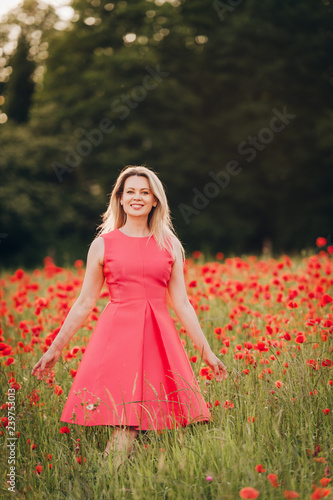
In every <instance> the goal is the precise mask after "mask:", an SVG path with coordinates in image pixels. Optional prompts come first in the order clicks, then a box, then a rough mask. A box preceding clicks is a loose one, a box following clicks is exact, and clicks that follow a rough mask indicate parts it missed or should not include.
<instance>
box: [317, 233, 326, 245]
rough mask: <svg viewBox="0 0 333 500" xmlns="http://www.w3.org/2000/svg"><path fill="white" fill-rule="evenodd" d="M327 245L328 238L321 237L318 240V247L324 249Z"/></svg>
mask: <svg viewBox="0 0 333 500" xmlns="http://www.w3.org/2000/svg"><path fill="white" fill-rule="evenodd" d="M326 243H327V240H326V238H323V237H322V236H319V238H317V239H316V245H317V247H324V246H325V245H326Z"/></svg>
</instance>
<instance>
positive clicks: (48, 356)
mask: <svg viewBox="0 0 333 500" xmlns="http://www.w3.org/2000/svg"><path fill="white" fill-rule="evenodd" d="M103 258H104V241H103V238H102V237H99V238H97V239H96V240H94V241H93V242H92V243H91V245H90V248H89V251H88V256H87V267H86V272H85V277H84V281H83V285H82V289H81V292H80V295H79V297H78V298H77V300H76V302H75V303H74V305H73V306H72V308H71V310H70V311H69V313H68V315H67V317H66V319H65V321H64V323H63V325H62V327H61V329H60V331H59V333H58V335H57V336H56V338H55V339H54V341H53V342H52V344H51V346H50V347H49V349H48V350H47V351H46V353H44V355H43V356H42V357H41V358H40V360H39V361H38V363H36V365H35V366H34V367H33V369H32V371H31V375H35V374H37V373H38V377H37V378H38V379H40V378H43V374H44V371H48V370H49V369H50V368H52V367H53V366H54V365H55V363H56V362H57V361H58V359H59V357H60V355H61V351H62V350H63V348H64V347H65V345H66V344H67V343H68V342H69V341H70V339H71V338H72V337H73V336H74V335H75V333H76V332H77V330H78V329H79V328H80V326H81V325H82V323H84V321H85V320H86V319H87V318H88V316H89V314H90V313H91V311H92V310H93V308H94V307H95V304H96V301H97V299H98V298H99V295H100V292H101V289H102V286H103V283H104V274H103Z"/></svg>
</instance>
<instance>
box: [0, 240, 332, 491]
mask: <svg viewBox="0 0 333 500" xmlns="http://www.w3.org/2000/svg"><path fill="white" fill-rule="evenodd" d="M318 247H319V248H317V249H316V251H314V252H312V254H310V253H308V254H307V255H302V256H293V257H289V256H288V255H281V256H280V257H279V258H272V257H269V256H262V257H256V256H253V255H252V256H251V255H250V256H242V257H232V258H225V256H224V255H223V253H221V252H219V253H218V254H217V255H216V258H215V259H213V260H210V261H207V260H206V259H205V256H204V255H202V254H201V253H200V252H194V253H193V254H191V255H190V256H189V257H188V258H187V259H186V261H185V265H184V276H185V281H186V286H187V291H188V296H189V299H190V302H191V304H192V305H193V307H194V309H195V311H196V313H197V315H198V318H199V321H200V324H201V326H202V329H203V332H204V334H205V336H206V337H207V339H208V342H209V343H210V345H211V347H212V349H213V351H214V353H215V354H216V355H218V356H220V358H221V359H222V360H223V362H224V363H225V365H226V366H227V369H228V372H229V376H228V379H227V380H225V381H223V382H216V381H215V380H214V376H213V375H212V373H211V370H210V368H209V367H207V366H205V364H204V362H203V361H202V359H201V356H200V354H199V353H198V351H197V350H196V348H195V346H194V344H193V342H192V340H191V339H190V337H189V336H188V335H187V334H186V331H185V330H184V328H183V327H182V325H181V324H180V322H179V321H178V319H177V318H176V317H175V314H174V312H173V311H172V309H171V307H170V304H169V307H170V314H171V316H172V317H173V319H174V322H175V326H176V328H177V330H178V332H179V335H180V338H181V340H182V343H183V345H184V347H185V350H186V353H187V354H188V357H189V360H190V362H191V366H192V368H193V370H194V373H195V375H196V378H197V380H198V382H199V385H200V388H201V389H202V392H203V394H204V397H205V400H206V402H207V404H208V407H209V408H210V411H211V414H212V416H213V419H214V421H213V422H210V423H209V424H206V425H194V426H189V427H187V428H186V427H184V428H180V429H170V430H164V431H160V432H158V431H151V432H147V433H145V434H142V435H141V434H139V436H138V438H137V440H136V441H135V449H134V454H133V457H132V459H131V460H129V461H128V462H127V463H126V464H125V465H123V466H122V467H121V468H120V469H119V471H118V472H116V471H115V470H114V469H113V468H112V463H111V462H110V463H109V462H106V463H105V462H104V463H102V462H101V459H100V454H101V452H103V451H104V448H105V445H106V442H107V439H108V432H109V430H108V428H106V427H90V428H89V427H86V428H85V427H83V426H75V425H73V424H68V425H63V424H64V422H60V421H59V418H60V415H61V412H62V409H63V406H64V404H65V401H66V397H67V395H68V392H69V389H70V387H71V384H72V382H73V378H74V377H75V375H76V372H77V369H78V366H79V364H80V360H81V358H82V355H83V353H84V351H85V348H86V345H87V343H88V341H89V338H90V335H91V332H92V330H93V329H94V325H95V324H96V321H97V320H98V317H99V314H100V313H101V311H102V310H103V308H104V307H105V305H106V303H107V302H108V300H109V294H108V291H107V288H106V285H104V287H103V290H102V293H101V296H100V299H99V300H98V302H97V304H96V306H95V308H94V310H93V311H92V313H91V315H90V316H89V318H88V319H87V320H86V322H85V323H84V325H83V326H82V327H81V328H80V329H79V330H78V332H77V334H76V335H74V337H73V338H72V340H71V342H70V343H69V344H68V345H67V346H66V347H65V349H64V350H63V353H62V358H60V359H59V361H58V362H57V364H56V365H55V367H54V369H53V370H52V371H51V373H50V375H49V377H48V378H47V379H45V380H40V381H38V380H37V379H36V378H35V377H33V376H31V375H30V372H31V369H32V367H33V366H34V365H35V363H36V362H37V361H38V359H39V358H40V356H41V355H42V353H43V352H45V351H46V350H47V349H48V346H49V345H50V344H51V343H52V341H53V339H54V338H55V336H56V335H57V333H58V331H59V329H60V326H61V324H62V322H63V321H64V319H65V317H66V315H67V313H68V311H69V309H70V308H71V306H72V305H73V303H74V302H75V300H76V298H77V297H78V294H79V292H80V288H81V285H82V281H83V277H84V262H83V261H81V260H77V261H76V262H75V263H74V265H73V266H72V267H68V268H62V267H59V266H57V265H56V263H54V262H53V260H52V258H51V257H46V258H45V259H44V262H43V267H41V268H40V269H35V270H34V271H25V270H24V269H16V270H14V271H11V272H6V271H5V270H3V271H2V272H1V275H0V285H1V291H0V297H1V302H0V305H1V329H0V362H1V394H0V443H1V448H2V450H3V451H2V453H1V456H0V464H1V479H2V480H1V490H0V491H1V493H0V495H1V497H2V498H10V497H13V498H20V499H21V498H22V499H25V498H27V499H30V498H31V499H32V498H33V499H35V498H40V499H44V498H45V499H49V498H51V499H62V498H65V497H67V498H70V499H78V498H85V499H90V498H92V499H117V500H118V499H134V500H141V499H149V500H150V499H168V500H178V499H179V500H180V499H181V500H185V499H191V500H199V499H200V500H204V499H205V500H224V499H236V498H259V499H262V500H270V499H283V498H286V499H292V498H301V499H311V500H316V499H320V498H324V497H327V498H333V495H332V492H331V484H332V482H331V477H332V449H333V439H332V430H333V425H332V424H333V404H332V400H333V397H332V391H333V361H332V360H333V353H332V351H333V342H332V337H333V299H332V296H333V293H332V285H333V274H332V247H325V249H324V246H323V245H321V244H320V241H319V244H318ZM320 247H321V248H320ZM9 488H11V489H9Z"/></svg>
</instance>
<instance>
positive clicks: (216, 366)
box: [202, 351, 228, 382]
mask: <svg viewBox="0 0 333 500" xmlns="http://www.w3.org/2000/svg"><path fill="white" fill-rule="evenodd" d="M202 359H203V360H204V362H205V363H206V365H208V366H209V367H210V368H211V369H212V370H213V373H214V375H215V378H216V381H217V382H222V380H225V379H226V378H227V377H228V373H227V369H226V367H225V365H224V364H223V363H222V361H221V360H220V359H219V358H218V357H217V356H215V354H214V353H213V351H210V352H208V353H207V354H205V355H203V356H202Z"/></svg>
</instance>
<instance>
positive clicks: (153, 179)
mask: <svg viewBox="0 0 333 500" xmlns="http://www.w3.org/2000/svg"><path fill="white" fill-rule="evenodd" d="M132 175H139V176H142V177H146V179H147V180H148V184H149V187H150V189H151V191H152V193H153V195H154V196H155V197H156V198H157V200H158V201H157V205H156V207H152V209H151V211H150V213H149V215H148V227H149V229H150V234H149V239H150V238H151V236H154V237H155V240H156V242H157V244H158V246H159V248H161V249H162V248H165V249H167V250H169V251H170V252H171V254H172V256H173V259H175V257H176V255H175V250H174V248H173V245H172V242H171V239H170V238H169V237H170V236H171V235H173V236H174V237H176V238H177V239H178V241H179V238H178V237H177V236H176V234H175V230H174V228H173V225H172V222H171V216H170V209H169V205H168V201H167V197H166V194H165V191H164V188H163V184H162V182H161V181H160V179H159V178H158V177H157V175H156V173H155V172H153V171H152V170H151V169H149V168H147V167H145V166H143V165H140V166H133V165H129V166H127V167H124V168H123V170H122V171H121V172H120V174H119V176H118V178H117V180H116V182H115V184H114V186H113V189H112V192H111V196H110V202H109V205H108V207H107V210H106V212H104V214H103V215H102V220H103V222H102V224H100V225H99V226H98V228H97V229H98V230H99V231H98V233H97V235H96V237H95V239H96V238H98V237H99V236H100V235H101V234H104V233H108V232H110V231H113V230H114V229H117V228H119V227H122V226H123V225H124V224H125V222H126V218H127V215H126V213H125V211H124V208H123V206H122V205H121V203H120V199H121V196H122V193H123V191H124V185H125V181H126V179H127V178H128V177H130V176H132ZM179 243H180V248H181V254H182V260H183V263H184V261H185V250H184V247H183V245H182V244H181V242H180V241H179Z"/></svg>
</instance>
